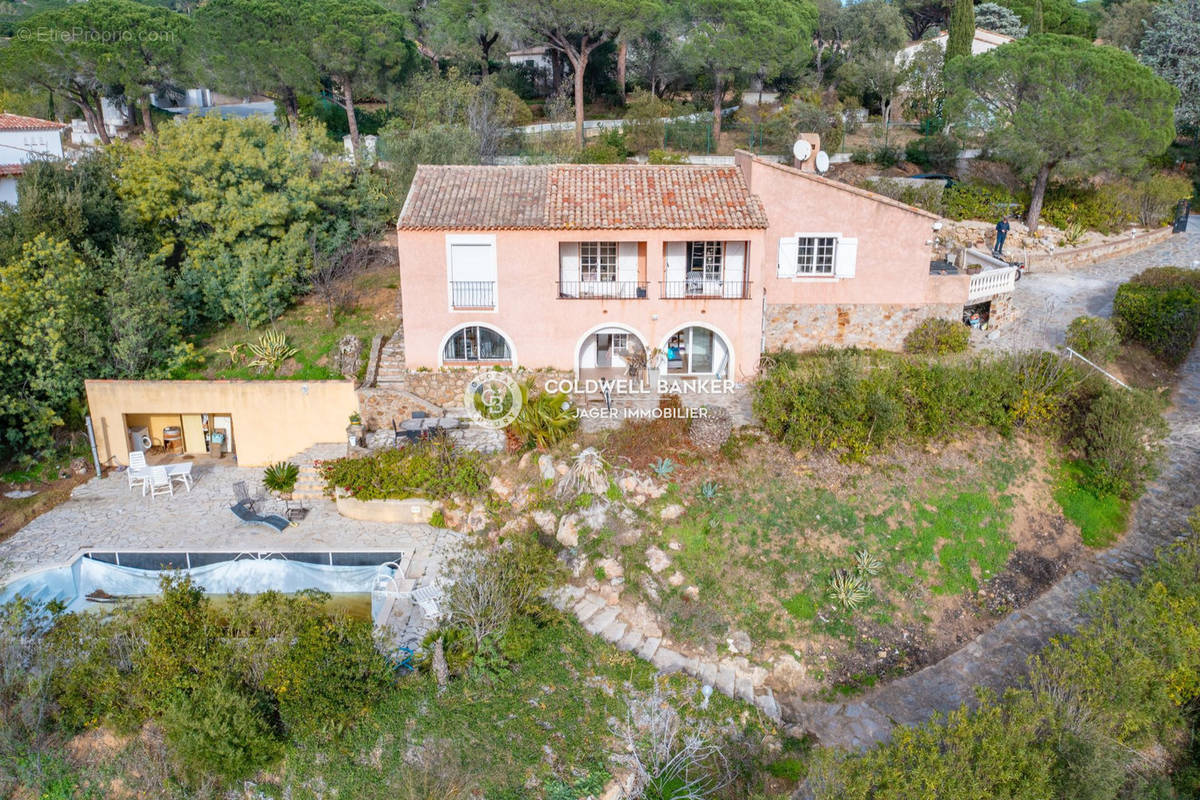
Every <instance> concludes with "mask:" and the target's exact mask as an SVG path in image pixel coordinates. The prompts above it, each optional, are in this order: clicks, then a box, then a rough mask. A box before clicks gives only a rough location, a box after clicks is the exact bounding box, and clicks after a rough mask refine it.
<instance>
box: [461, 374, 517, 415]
mask: <svg viewBox="0 0 1200 800" xmlns="http://www.w3.org/2000/svg"><path fill="white" fill-rule="evenodd" d="M521 402H522V401H521V387H520V385H519V384H518V383H517V381H516V379H515V378H513V376H512V375H510V374H509V373H507V372H480V373H479V374H477V375H476V376H475V377H473V378H471V380H470V381H469V382H468V383H467V386H466V388H465V389H464V390H463V406H464V407H465V408H466V409H467V413H468V414H470V415H471V419H472V420H474V421H475V422H478V423H479V424H481V425H486V426H487V427H489V428H506V427H508V426H509V425H511V424H512V422H513V421H514V420H515V419H516V418H517V415H518V414H520V413H521Z"/></svg>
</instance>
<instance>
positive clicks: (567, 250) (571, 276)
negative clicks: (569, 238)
mask: <svg viewBox="0 0 1200 800" xmlns="http://www.w3.org/2000/svg"><path fill="white" fill-rule="evenodd" d="M558 279H559V280H560V281H561V282H562V283H561V284H560V285H559V292H560V293H561V294H562V295H563V296H564V297H578V296H579V242H559V245H558Z"/></svg>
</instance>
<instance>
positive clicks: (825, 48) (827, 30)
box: [813, 0, 845, 84]
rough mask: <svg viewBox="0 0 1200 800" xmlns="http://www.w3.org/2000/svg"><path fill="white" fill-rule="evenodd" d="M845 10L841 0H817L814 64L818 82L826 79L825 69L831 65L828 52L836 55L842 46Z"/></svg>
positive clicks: (830, 54)
mask: <svg viewBox="0 0 1200 800" xmlns="http://www.w3.org/2000/svg"><path fill="white" fill-rule="evenodd" d="M844 10H845V7H844V6H843V5H842V4H841V2H840V0H817V22H816V24H815V25H813V66H814V67H816V70H817V83H818V84H821V83H823V82H824V81H825V70H826V68H827V67H828V66H829V59H828V58H827V57H826V56H827V54H828V55H829V56H833V55H836V54H837V53H838V52H839V51H840V50H841V48H842V12H843V11H844Z"/></svg>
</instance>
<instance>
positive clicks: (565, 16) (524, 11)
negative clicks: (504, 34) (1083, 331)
mask: <svg viewBox="0 0 1200 800" xmlns="http://www.w3.org/2000/svg"><path fill="white" fill-rule="evenodd" d="M498 2H501V3H503V9H504V14H505V16H506V17H507V19H508V20H509V24H510V25H511V26H512V27H513V28H514V29H515V30H518V31H521V32H523V33H525V34H526V35H527V36H532V37H534V38H540V39H542V40H544V41H545V42H546V43H547V44H549V45H550V47H551V48H553V49H554V50H557V51H558V52H559V53H562V54H563V55H564V56H566V58H567V60H568V61H569V62H570V63H571V70H572V71H573V72H574V77H575V144H576V146H577V147H580V148H582V147H583V120H584V109H583V73H584V71H585V70H586V69H587V65H588V58H590V57H591V55H592V53H593V52H595V50H596V48H597V47H599V46H600V45H602V44H605V43H607V42H610V41H612V40H613V39H615V38H617V37H618V36H619V35H620V34H621V31H622V30H626V29H628V28H629V27H630V26H637V25H639V24H640V22H641V21H642V20H646V19H648V18H650V17H652V16H653V14H654V13H655V11H656V9H657V6H658V0H538V2H536V3H527V2H525V0H498Z"/></svg>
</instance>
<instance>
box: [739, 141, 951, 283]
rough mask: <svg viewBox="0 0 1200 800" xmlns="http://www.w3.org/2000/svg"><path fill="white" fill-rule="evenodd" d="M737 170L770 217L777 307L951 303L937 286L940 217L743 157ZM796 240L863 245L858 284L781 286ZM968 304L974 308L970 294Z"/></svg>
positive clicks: (766, 272)
mask: <svg viewBox="0 0 1200 800" xmlns="http://www.w3.org/2000/svg"><path fill="white" fill-rule="evenodd" d="M737 164H738V166H739V167H740V168H741V170H742V173H743V174H744V175H745V176H746V183H747V184H749V186H750V191H751V192H753V193H754V194H756V195H758V196H759V198H761V200H762V202H763V206H764V207H765V209H766V212H767V218H768V220H769V227H768V228H767V231H766V238H765V241H764V243H763V248H762V249H763V282H764V289H765V290H766V297H767V302H768V303H771V304H785V303H791V304H806V303H813V304H829V303H839V304H859V303H865V304H899V305H920V304H923V303H930V302H947V294H946V290H947V288H948V287H947V286H946V285H944V284H943V285H939V286H938V287H937V288H936V289H935V288H934V287H932V286H931V285H930V281H931V278H930V275H929V261H930V258H931V255H932V245H931V244H929V242H930V241H931V240H932V239H933V237H934V231H933V224H934V223H935V222H937V221H938V217H937V216H936V215H934V214H930V213H928V212H926V211H922V210H920V209H916V208H911V207H909V206H905V205H903V204H902V203H899V202H896V201H894V200H891V199H890V198H886V197H882V196H881V195H877V194H873V193H871V192H867V191H864V190H860V189H856V188H855V187H852V186H848V185H846V184H843V183H838V182H837V181H833V180H829V179H826V178H822V177H820V176H818V175H813V174H811V173H802V172H801V171H800V170H798V169H795V168H793V167H788V166H784V165H782V164H776V163H773V162H768V161H760V160H757V159H754V158H753V157H752V156H751V155H750V154H749V153H746V152H742V151H739V152H738V153H737ZM796 233H841V234H843V235H844V236H847V237H856V238H857V239H858V259H857V265H856V269H855V276H854V277H853V278H840V279H839V278H830V277H819V278H817V277H812V278H795V279H793V278H780V277H778V271H777V261H778V252H779V239H780V237H785V236H794V235H795V234H796ZM961 300H962V301H965V300H966V291H965V289H964V290H963V292H962V298H961Z"/></svg>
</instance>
